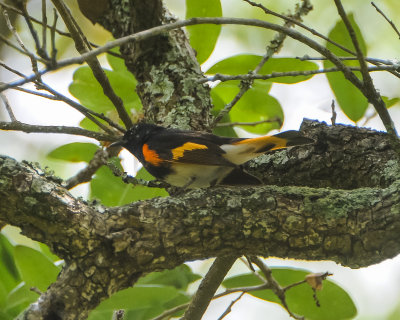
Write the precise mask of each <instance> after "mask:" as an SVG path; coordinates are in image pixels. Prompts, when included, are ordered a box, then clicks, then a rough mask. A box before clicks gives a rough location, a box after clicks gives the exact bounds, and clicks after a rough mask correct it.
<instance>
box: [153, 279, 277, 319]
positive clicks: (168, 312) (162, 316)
mask: <svg viewBox="0 0 400 320" xmlns="http://www.w3.org/2000/svg"><path fill="white" fill-rule="evenodd" d="M267 289H271V288H270V287H269V285H268V283H263V284H261V285H258V286H251V287H239V288H232V289H227V290H225V291H224V292H221V293H219V294H216V295H215V296H214V297H213V300H215V299H218V298H221V297H224V296H227V295H228V294H232V293H237V292H244V293H247V292H253V291H260V290H267ZM188 306H189V303H184V304H181V305H179V306H176V307H174V308H172V309H169V310H166V311H164V312H163V313H162V314H160V315H158V316H157V317H155V318H153V319H152V320H162V319H165V318H166V317H169V316H172V315H173V314H175V313H177V312H178V311H181V310H184V309H186V308H187V307H188Z"/></svg>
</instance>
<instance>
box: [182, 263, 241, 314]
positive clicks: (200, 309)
mask: <svg viewBox="0 0 400 320" xmlns="http://www.w3.org/2000/svg"><path fill="white" fill-rule="evenodd" d="M236 259H237V256H226V257H217V258H216V259H215V261H214V263H213V264H212V266H211V268H210V270H208V272H207V274H206V276H205V277H204V278H203V280H202V281H201V283H200V286H199V288H198V289H197V291H196V293H195V295H194V297H193V299H192V301H191V302H190V304H189V307H188V309H187V310H186V312H185V314H184V315H183V317H182V319H183V320H200V319H201V318H202V316H203V314H204V312H205V311H206V310H207V307H208V305H209V304H210V301H211V300H212V298H213V296H214V293H215V291H217V289H218V287H219V286H220V284H221V282H222V280H224V278H225V276H226V274H227V272H228V271H229V270H230V269H231V267H232V265H233V264H234V263H235V261H236Z"/></svg>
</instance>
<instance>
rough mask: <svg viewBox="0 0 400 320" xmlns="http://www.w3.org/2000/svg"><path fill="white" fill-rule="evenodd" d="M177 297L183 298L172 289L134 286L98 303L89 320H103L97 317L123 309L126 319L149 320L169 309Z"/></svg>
mask: <svg viewBox="0 0 400 320" xmlns="http://www.w3.org/2000/svg"><path fill="white" fill-rule="evenodd" d="M179 296H181V297H185V295H184V294H182V293H180V292H179V291H178V290H177V289H175V288H173V287H164V286H143V285H135V287H132V288H128V289H125V290H121V291H119V292H117V293H115V294H114V295H113V296H111V297H110V298H109V299H107V300H105V301H103V302H102V303H100V305H99V306H98V307H97V308H96V309H95V310H93V311H92V312H91V313H90V315H89V320H94V319H103V318H101V317H100V316H99V315H101V314H102V313H103V314H104V313H105V312H112V311H113V310H117V309H125V310H126V311H127V316H128V317H127V319H135V320H137V319H139V320H141V319H143V320H144V319H151V318H153V317H155V316H156V315H158V314H160V313H161V312H163V311H164V310H166V309H167V308H169V303H170V302H171V301H173V300H175V299H176V298H177V297H179ZM185 301H187V299H185ZM108 315H109V314H108ZM108 319H110V318H108Z"/></svg>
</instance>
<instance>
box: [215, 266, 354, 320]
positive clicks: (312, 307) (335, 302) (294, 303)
mask: <svg viewBox="0 0 400 320" xmlns="http://www.w3.org/2000/svg"><path fill="white" fill-rule="evenodd" d="M271 269H272V275H273V277H274V278H275V279H276V280H277V281H278V283H279V284H280V285H281V286H287V285H289V284H292V283H295V282H298V281H302V280H304V278H305V276H306V275H307V274H309V272H308V271H305V270H300V269H292V268H271ZM222 284H223V286H225V287H226V288H234V287H242V286H255V285H260V284H261V281H260V279H258V277H257V276H255V275H254V274H245V275H239V276H235V277H232V278H229V279H226V280H225V281H224V282H223V283H222ZM249 294H251V295H253V296H255V297H257V298H260V299H263V300H266V301H270V302H275V303H278V304H281V302H280V300H279V299H278V298H277V296H276V295H275V294H274V293H273V292H272V291H271V290H260V291H254V292H249ZM317 297H318V300H319V302H320V304H321V306H320V307H317V306H316V304H315V301H314V299H313V291H312V289H311V287H310V286H309V285H308V284H305V283H304V284H302V285H299V286H296V287H293V288H291V289H289V290H288V291H287V292H286V302H287V304H288V306H289V309H290V310H291V311H292V312H294V313H296V314H298V315H302V316H305V318H306V319H310V320H341V319H350V318H353V317H354V316H355V315H356V314H357V308H356V306H355V304H354V302H353V300H352V299H351V297H350V296H349V294H348V293H347V292H346V291H345V290H344V289H342V288H341V287H340V286H339V285H337V284H335V283H334V282H333V281H331V280H325V281H324V282H323V289H322V290H321V291H318V292H317Z"/></svg>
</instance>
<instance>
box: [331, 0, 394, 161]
mask: <svg viewBox="0 0 400 320" xmlns="http://www.w3.org/2000/svg"><path fill="white" fill-rule="evenodd" d="M334 1H335V4H336V8H337V10H338V13H339V15H340V17H341V18H342V20H343V22H344V24H345V26H346V29H347V31H348V33H349V35H350V38H351V41H352V42H353V45H354V48H355V49H356V53H357V58H358V61H359V63H360V68H361V75H362V77H363V84H362V86H361V88H359V89H360V91H361V92H362V93H363V94H364V96H365V97H366V98H367V99H368V101H369V102H370V103H371V104H372V105H373V106H374V108H375V110H376V112H377V113H378V114H379V117H380V118H381V120H382V122H383V124H384V126H385V128H386V131H387V132H388V133H389V134H390V135H391V136H392V138H393V143H394V144H395V145H396V146H397V149H398V153H399V155H400V143H399V141H398V137H397V132H396V128H395V126H394V123H393V120H392V118H391V117H390V114H389V111H388V110H387V108H386V105H385V102H384V101H383V99H382V97H381V95H380V94H379V92H378V91H377V90H376V88H375V86H374V83H373V80H372V78H371V75H370V74H369V72H368V68H367V63H366V61H365V57H364V54H363V52H362V50H361V47H360V44H359V42H358V39H357V36H356V33H355V31H354V28H353V26H352V25H351V23H350V20H349V19H348V17H347V15H346V12H345V10H344V8H343V5H342V3H341V1H340V0H334Z"/></svg>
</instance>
